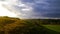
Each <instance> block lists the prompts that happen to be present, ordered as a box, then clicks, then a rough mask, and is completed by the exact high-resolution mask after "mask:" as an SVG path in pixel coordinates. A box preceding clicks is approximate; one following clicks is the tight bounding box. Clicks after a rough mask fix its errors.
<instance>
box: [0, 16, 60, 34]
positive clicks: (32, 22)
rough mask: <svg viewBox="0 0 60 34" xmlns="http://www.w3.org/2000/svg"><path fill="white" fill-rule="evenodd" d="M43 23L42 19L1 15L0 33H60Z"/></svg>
mask: <svg viewBox="0 0 60 34" xmlns="http://www.w3.org/2000/svg"><path fill="white" fill-rule="evenodd" d="M41 23H43V22H42V20H40V19H28V20H22V19H19V18H12V17H7V16H5V17H0V34H60V32H58V31H55V30H52V29H49V28H50V27H48V28H47V26H43V25H42V24H41ZM53 27H54V26H53ZM59 31H60V30H59Z"/></svg>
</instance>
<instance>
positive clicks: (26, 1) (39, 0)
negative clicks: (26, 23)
mask: <svg viewBox="0 0 60 34" xmlns="http://www.w3.org/2000/svg"><path fill="white" fill-rule="evenodd" d="M14 2H15V3H14ZM10 5H11V6H12V7H11V8H13V10H15V12H16V13H17V15H18V16H19V17H22V18H39V19H40V18H46V17H47V18H60V0H13V1H12V0H11V1H10Z"/></svg>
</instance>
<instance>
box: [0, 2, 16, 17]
mask: <svg viewBox="0 0 60 34" xmlns="http://www.w3.org/2000/svg"><path fill="white" fill-rule="evenodd" d="M0 16H9V17H16V14H15V13H12V12H11V11H9V10H8V9H6V8H4V7H3V6H2V3H1V2H0Z"/></svg>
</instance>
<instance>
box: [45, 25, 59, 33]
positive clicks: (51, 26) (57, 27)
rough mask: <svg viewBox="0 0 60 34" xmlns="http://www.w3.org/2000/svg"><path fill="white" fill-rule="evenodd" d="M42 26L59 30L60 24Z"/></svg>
mask: <svg viewBox="0 0 60 34" xmlns="http://www.w3.org/2000/svg"><path fill="white" fill-rule="evenodd" d="M44 27H46V28H48V29H50V30H54V31H57V32H60V25H44Z"/></svg>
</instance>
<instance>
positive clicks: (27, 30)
mask: <svg viewBox="0 0 60 34" xmlns="http://www.w3.org/2000/svg"><path fill="white" fill-rule="evenodd" d="M9 34H60V33H59V32H56V31H53V30H49V29H47V28H45V27H43V26H35V27H29V26H25V27H16V28H15V29H13V30H11V31H9Z"/></svg>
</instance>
